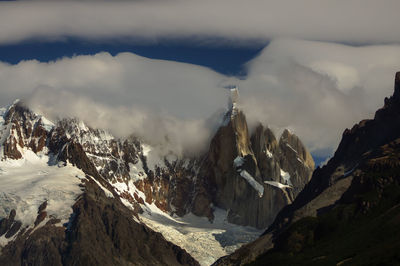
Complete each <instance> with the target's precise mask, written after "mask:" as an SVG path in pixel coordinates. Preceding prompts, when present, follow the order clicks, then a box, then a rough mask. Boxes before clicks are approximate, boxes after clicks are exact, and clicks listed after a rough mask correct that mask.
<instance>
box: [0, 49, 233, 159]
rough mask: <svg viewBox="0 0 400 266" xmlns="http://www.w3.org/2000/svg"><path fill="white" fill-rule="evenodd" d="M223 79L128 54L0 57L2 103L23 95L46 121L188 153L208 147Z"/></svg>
mask: <svg viewBox="0 0 400 266" xmlns="http://www.w3.org/2000/svg"><path fill="white" fill-rule="evenodd" d="M229 79H230V78H228V77H225V76H223V75H220V74H218V73H216V72H214V71H212V70H209V69H207V68H204V67H200V66H196V65H191V64H184V63H177V62H172V61H163V60H154V59H147V58H144V57H140V56H137V55H134V54H131V53H121V54H118V55H117V56H111V55H110V54H108V53H99V54H96V55H94V56H76V57H72V58H63V59H60V60H57V61H55V62H49V63H41V62H38V61H36V60H29V61H23V62H20V63H19V64H17V65H9V64H4V63H0V87H1V90H0V106H5V105H7V104H9V103H11V102H13V100H15V98H21V99H23V100H24V101H26V102H28V103H29V105H30V106H31V107H32V108H33V109H34V110H35V111H37V112H39V113H42V114H44V115H46V116H48V117H49V118H50V119H57V118H59V117H78V118H80V119H82V120H83V121H85V122H86V123H88V124H89V125H90V126H92V127H95V128H105V129H108V130H110V131H111V132H112V133H113V134H114V135H116V136H117V137H123V136H128V135H130V134H132V133H134V134H135V135H136V136H139V137H141V138H143V139H145V140H147V141H150V142H152V143H153V144H160V143H163V144H168V146H169V149H171V150H174V151H175V152H177V153H182V152H183V150H184V149H185V152H193V151H194V150H197V151H198V150H200V149H203V150H204V149H206V148H207V144H206V142H207V141H208V138H209V137H210V135H211V134H212V132H213V130H214V129H215V124H214V123H215V122H216V121H214V123H209V121H210V120H208V119H209V118H210V117H213V116H215V115H216V112H217V110H219V109H220V108H221V107H222V108H224V107H225V106H226V102H227V98H226V90H225V89H224V88H223V87H222V86H223V84H224V82H225V81H226V80H229ZM206 120H207V123H206ZM166 139H168V143H166V142H165V140H166Z"/></svg>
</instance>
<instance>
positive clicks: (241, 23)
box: [0, 0, 400, 161]
mask: <svg viewBox="0 0 400 266" xmlns="http://www.w3.org/2000/svg"><path fill="white" fill-rule="evenodd" d="M399 9H400V2H399V1H397V0H387V1H377V0H364V1H363V4H362V5H360V3H359V0H349V1H329V0H299V1H290V0H279V1H278V0H265V1H258V0H249V1H240V0H219V1H214V0H202V1H195V0H189V1H181V0H170V1H160V0H148V1H84V2H81V1H70V2H65V1H52V2H42V1H15V2H14V1H13V2H0V24H1V25H2V26H1V27H0V87H1V90H0V105H2V106H3V105H6V104H9V103H10V102H11V101H12V100H13V99H15V98H22V99H24V100H25V101H26V102H28V104H29V105H30V106H31V108H34V109H35V110H36V111H37V112H40V113H43V114H45V115H46V116H48V117H50V118H57V117H60V116H61V117H62V116H77V117H78V118H80V119H83V120H84V121H85V122H87V123H88V124H89V125H92V126H94V127H101V128H106V129H108V130H111V131H112V133H114V134H116V135H118V136H122V135H126V134H129V133H130V132H132V131H135V132H137V133H138V135H140V136H142V137H145V138H148V139H149V140H150V141H153V142H157V141H162V140H163V139H165V134H168V135H174V136H176V138H175V140H172V142H173V143H174V146H176V147H178V149H180V150H182V149H183V150H184V149H191V150H196V149H198V147H205V146H206V145H205V142H206V141H207V140H208V139H209V136H210V134H211V132H212V128H213V125H210V121H215V117H216V116H218V115H217V114H218V113H219V112H220V110H221V108H222V109H223V108H225V106H226V98H227V93H226V91H225V90H224V89H223V87H224V86H225V85H227V84H237V85H239V87H240V94H241V97H240V99H241V105H242V106H241V107H242V108H243V110H244V111H245V112H246V115H247V120H248V123H249V126H250V128H253V127H254V126H255V125H256V124H257V123H259V122H262V123H263V124H266V125H268V126H270V127H271V128H273V129H274V130H275V131H276V132H277V133H279V132H281V131H282V129H283V128H289V129H291V130H292V131H294V132H295V133H296V134H297V135H299V136H300V138H301V139H302V140H303V142H304V143H305V144H306V145H307V147H308V148H309V149H310V150H311V151H312V154H313V155H314V157H315V158H317V161H321V160H324V159H325V158H326V157H328V156H330V155H332V153H333V151H334V150H335V148H336V146H337V144H338V141H339V140H340V137H341V134H342V132H343V130H344V129H345V128H348V127H351V126H352V125H353V124H354V123H356V122H358V121H359V120H362V119H365V118H369V117H373V114H374V111H375V110H376V109H377V108H379V107H380V106H381V105H382V103H383V99H384V98H385V97H387V96H389V95H390V94H391V93H392V91H393V75H394V73H395V72H396V71H398V70H399V69H400V35H399V34H398V25H399V24H400V19H399V16H398V10H399ZM194 135H195V136H196V138H195V139H196V141H195V140H194V138H193V136H194ZM193 142H196V143H193Z"/></svg>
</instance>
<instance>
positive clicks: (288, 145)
mask: <svg viewBox="0 0 400 266" xmlns="http://www.w3.org/2000/svg"><path fill="white" fill-rule="evenodd" d="M286 146H287V147H288V148H289V149H291V150H292V151H293V152H295V153H297V151H296V150H295V149H294V148H293V147H292V146H290V144H289V143H286Z"/></svg>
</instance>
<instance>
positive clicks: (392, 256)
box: [251, 139, 400, 265]
mask: <svg viewBox="0 0 400 266" xmlns="http://www.w3.org/2000/svg"><path fill="white" fill-rule="evenodd" d="M367 157H368V158H366V160H365V163H364V164H363V165H361V166H359V167H358V168H357V169H355V170H354V172H353V175H354V179H353V182H352V185H351V186H350V188H349V190H348V191H347V192H346V193H345V194H344V195H343V196H342V198H341V199H340V200H339V202H338V203H337V204H335V206H333V207H331V208H330V209H329V207H328V208H327V209H326V210H321V212H322V213H321V214H320V215H319V216H318V217H305V218H302V219H300V220H298V221H297V222H295V223H293V224H291V225H290V226H289V228H288V229H287V230H285V231H284V232H283V233H281V234H280V235H279V236H278V237H277V239H276V241H275V248H274V249H272V250H270V251H269V252H267V253H266V254H264V255H262V256H260V257H259V258H258V259H257V260H256V261H255V262H254V263H252V264H251V265H266V264H268V265H337V264H339V265H398V264H399V263H400V253H399V250H400V227H399V224H400V139H397V140H396V141H394V142H392V143H390V144H388V145H384V146H382V147H381V148H380V149H379V151H377V152H376V153H375V154H370V155H369V156H367Z"/></svg>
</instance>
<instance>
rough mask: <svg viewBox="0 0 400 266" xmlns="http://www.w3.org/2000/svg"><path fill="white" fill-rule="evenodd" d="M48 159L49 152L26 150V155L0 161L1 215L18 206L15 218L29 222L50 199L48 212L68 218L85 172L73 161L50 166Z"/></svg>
mask: <svg viewBox="0 0 400 266" xmlns="http://www.w3.org/2000/svg"><path fill="white" fill-rule="evenodd" d="M48 161H49V157H48V156H45V155H41V156H38V155H36V154H35V153H33V152H32V151H30V150H24V157H23V159H20V160H3V161H0V184H1V186H0V218H4V217H7V216H8V215H9V213H10V211H11V210H12V209H15V210H16V218H15V219H16V220H19V221H21V222H22V223H23V225H25V226H30V225H32V224H33V223H34V221H35V219H36V217H37V212H38V208H39V206H40V205H41V204H42V203H43V202H44V201H46V200H47V208H46V211H47V214H48V216H50V215H52V216H53V217H55V218H58V219H61V221H62V222H64V223H65V222H67V221H68V219H69V217H70V215H71V213H72V205H73V204H74V203H75V201H76V198H77V197H78V195H80V194H81V193H82V191H81V188H80V187H79V184H80V183H81V179H83V178H85V174H84V173H83V172H82V171H81V170H80V169H78V168H76V167H73V166H71V165H67V166H64V167H60V166H57V165H53V166H50V165H48Z"/></svg>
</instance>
